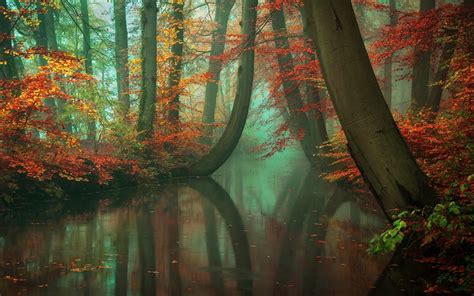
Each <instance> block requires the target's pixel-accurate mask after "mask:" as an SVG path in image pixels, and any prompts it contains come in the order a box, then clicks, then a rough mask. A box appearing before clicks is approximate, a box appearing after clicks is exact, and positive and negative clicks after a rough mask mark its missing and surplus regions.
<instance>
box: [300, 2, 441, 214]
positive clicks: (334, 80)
mask: <svg viewBox="0 0 474 296" xmlns="http://www.w3.org/2000/svg"><path fill="white" fill-rule="evenodd" d="M304 4H305V9H306V10H307V11H308V19H309V24H310V26H314V30H310V32H311V33H312V36H313V40H314V41H315V43H316V46H317V48H318V57H319V59H320V62H321V66H322V69H323V74H324V78H325V81H326V85H327V87H328V90H329V93H330V95H331V98H332V101H333V104H334V107H335V109H336V112H337V115H338V117H339V120H340V122H341V125H342V128H343V129H344V132H345V134H346V137H347V140H348V144H349V148H350V151H351V154H352V156H353V158H354V160H355V161H356V163H357V166H358V167H359V169H360V171H361V172H362V175H363V176H364V178H365V179H366V181H367V182H368V183H369V184H370V186H371V188H372V190H373V192H374V194H375V195H376V196H377V198H378V201H379V202H380V203H381V204H382V205H383V208H384V209H385V210H386V211H388V210H391V209H396V208H405V207H407V206H413V205H415V206H424V205H430V204H433V203H434V202H435V193H434V191H433V189H431V187H430V186H429V185H428V180H427V177H426V176H425V174H424V173H423V172H422V171H421V170H420V168H419V167H418V165H417V163H416V162H415V160H414V157H413V156H412V155H411V153H410V151H409V150H408V147H407V145H406V143H405V141H404V139H403V138H402V136H401V135H400V132H399V130H398V128H397V126H396V124H395V122H394V120H393V118H392V116H391V114H390V110H389V108H388V107H387V104H386V103H385V101H384V97H383V95H382V92H381V90H380V87H379V86H378V83H377V80H376V78H375V75H374V72H373V70H372V67H371V64H370V61H369V58H368V55H367V51H366V49H365V46H364V43H363V41H362V38H361V35H360V31H359V28H358V25H357V21H356V18H355V15H354V11H353V8H352V4H351V1H349V0H345V1H329V0H321V1H316V2H313V1H309V0H307V1H304Z"/></svg>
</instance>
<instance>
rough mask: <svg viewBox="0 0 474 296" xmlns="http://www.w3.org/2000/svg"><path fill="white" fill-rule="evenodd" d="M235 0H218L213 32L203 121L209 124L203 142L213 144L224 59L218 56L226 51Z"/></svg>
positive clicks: (205, 129) (205, 128)
mask: <svg viewBox="0 0 474 296" xmlns="http://www.w3.org/2000/svg"><path fill="white" fill-rule="evenodd" d="M234 4H235V0H217V1H216V16H215V21H216V22H217V29H216V30H215V31H214V32H213V33H212V45H211V53H210V55H209V67H208V71H207V72H208V73H209V74H211V75H212V80H211V81H209V82H208V83H207V84H206V93H205V97H204V111H203V114H202V122H203V123H204V124H207V126H205V127H204V135H203V137H202V138H201V142H202V143H204V144H209V145H210V144H211V142H212V133H213V130H214V128H213V127H212V126H211V125H210V124H212V123H214V121H215V113H216V99H217V91H218V88H219V80H220V77H221V69H222V60H221V59H219V58H217V57H218V56H220V55H222V54H223V53H224V49H225V41H226V33H227V23H228V22H229V16H230V11H231V10H232V7H234Z"/></svg>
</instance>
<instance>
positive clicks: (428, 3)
mask: <svg viewBox="0 0 474 296" xmlns="http://www.w3.org/2000/svg"><path fill="white" fill-rule="evenodd" d="M435 7H436V3H435V0H420V12H421V13H423V12H426V11H429V10H431V9H434V8H435ZM415 59H416V61H415V64H414V65H413V81H412V88H411V105H412V108H413V109H414V110H416V109H419V108H423V107H426V106H427V104H428V93H429V83H430V72H431V51H430V50H420V49H418V48H415Z"/></svg>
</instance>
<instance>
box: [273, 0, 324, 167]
mask: <svg viewBox="0 0 474 296" xmlns="http://www.w3.org/2000/svg"><path fill="white" fill-rule="evenodd" d="M270 3H275V0H271V1H270ZM271 20H272V28H273V32H274V34H275V35H276V36H275V47H276V48H277V50H279V51H278V53H277V60H278V67H279V70H280V73H281V74H283V73H286V72H293V71H295V66H294V63H293V57H292V56H291V53H290V52H288V50H289V48H290V42H289V41H288V30H287V29H286V19H285V13H284V11H283V9H277V10H274V11H272V13H271ZM282 52H286V53H282ZM282 87H283V93H284V96H285V99H286V105H287V107H288V110H289V114H290V126H291V127H292V130H293V132H294V133H296V134H299V133H300V131H301V130H302V131H304V136H303V139H301V140H300V143H301V147H302V148H303V151H304V153H305V155H306V157H307V158H308V159H309V160H310V162H311V163H315V154H316V153H315V152H316V146H319V145H321V144H322V143H323V141H325V139H315V138H314V137H312V134H311V128H310V123H309V120H308V117H307V116H306V114H305V113H304V112H302V111H301V109H302V108H303V107H304V102H303V98H302V96H301V91H300V89H299V86H297V85H295V84H294V83H292V82H291V81H289V80H286V79H285V80H283V82H282ZM314 140H316V141H314Z"/></svg>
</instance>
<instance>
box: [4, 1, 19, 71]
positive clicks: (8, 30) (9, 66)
mask: <svg viewBox="0 0 474 296" xmlns="http://www.w3.org/2000/svg"><path fill="white" fill-rule="evenodd" d="M8 11H9V10H8V6H7V1H6V0H0V79H2V80H7V79H13V78H17V77H18V70H17V68H16V65H15V61H14V59H13V56H12V55H10V54H9V52H10V51H11V50H12V49H13V43H12V39H13V27H12V25H11V22H10V20H9V19H8V17H7V15H8V14H7V13H8Z"/></svg>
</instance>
